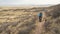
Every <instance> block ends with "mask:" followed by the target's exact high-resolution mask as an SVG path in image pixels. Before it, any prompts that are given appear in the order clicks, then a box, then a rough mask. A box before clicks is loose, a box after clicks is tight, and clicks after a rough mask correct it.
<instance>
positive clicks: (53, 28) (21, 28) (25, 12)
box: [0, 5, 60, 34]
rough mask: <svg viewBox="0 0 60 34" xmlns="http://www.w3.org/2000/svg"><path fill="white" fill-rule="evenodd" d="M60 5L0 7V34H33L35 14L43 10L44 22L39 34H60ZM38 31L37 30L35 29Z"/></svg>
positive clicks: (36, 17)
mask: <svg viewBox="0 0 60 34" xmlns="http://www.w3.org/2000/svg"><path fill="white" fill-rule="evenodd" d="M59 8H60V5H56V6H51V7H44V8H43V7H41V8H40V7H31V8H20V7H19V8H17V7H15V8H14V7H0V34H34V33H35V32H37V31H35V30H36V28H37V25H36V24H37V23H38V22H37V21H38V16H37V14H38V13H39V12H41V11H44V10H43V9H46V10H47V11H46V12H45V14H46V15H45V16H46V21H45V22H44V24H43V27H42V28H43V31H42V32H41V33H40V34H60V10H59ZM37 29H38V28H37Z"/></svg>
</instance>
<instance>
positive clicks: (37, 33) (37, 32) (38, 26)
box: [35, 20, 44, 34]
mask: <svg viewBox="0 0 60 34" xmlns="http://www.w3.org/2000/svg"><path fill="white" fill-rule="evenodd" d="M43 25H44V21H43V22H39V21H38V20H37V21H36V30H35V34H41V32H42V31H43Z"/></svg>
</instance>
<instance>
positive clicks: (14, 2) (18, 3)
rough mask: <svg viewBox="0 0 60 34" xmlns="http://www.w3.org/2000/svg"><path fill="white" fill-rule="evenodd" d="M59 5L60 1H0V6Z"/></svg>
mask: <svg viewBox="0 0 60 34" xmlns="http://www.w3.org/2000/svg"><path fill="white" fill-rule="evenodd" d="M47 4H60V0H0V6H5V5H14V6H15V5H47Z"/></svg>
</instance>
